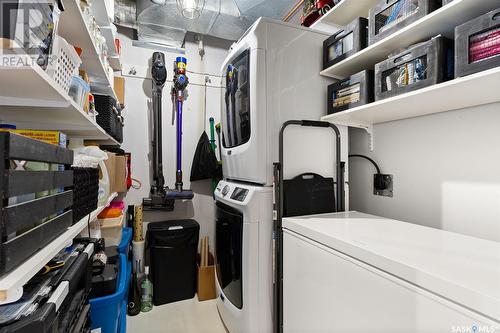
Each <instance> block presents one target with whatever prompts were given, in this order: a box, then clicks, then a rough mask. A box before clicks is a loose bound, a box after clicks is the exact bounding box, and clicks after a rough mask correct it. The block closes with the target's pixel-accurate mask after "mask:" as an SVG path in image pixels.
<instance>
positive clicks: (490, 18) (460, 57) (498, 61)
mask: <svg viewBox="0 0 500 333" xmlns="http://www.w3.org/2000/svg"><path fill="white" fill-rule="evenodd" d="M494 29H500V8H498V9H496V10H493V11H491V12H489V13H486V14H484V15H482V16H479V17H478V18H475V19H473V20H471V21H469V22H466V23H464V24H462V25H459V26H458V27H456V28H455V76H456V77H461V76H466V75H470V74H473V73H477V72H481V71H484V70H488V69H491V68H494V67H498V66H500V53H498V54H496V55H493V56H491V57H489V58H485V59H482V60H479V61H475V62H470V60H469V45H470V38H471V37H473V36H474V35H477V34H481V33H484V32H488V31H489V30H494ZM499 47H500V43H499Z"/></svg>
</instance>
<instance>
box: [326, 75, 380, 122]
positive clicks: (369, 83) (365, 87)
mask: <svg viewBox="0 0 500 333" xmlns="http://www.w3.org/2000/svg"><path fill="white" fill-rule="evenodd" d="M373 78H374V72H373V70H364V71H361V72H359V73H356V74H353V75H351V76H350V77H348V78H347V79H344V80H340V81H338V82H335V83H332V84H330V85H329V86H328V98H327V101H328V106H327V111H328V114H332V113H336V112H341V111H345V110H349V109H353V108H356V107H358V106H361V105H365V104H368V103H371V102H373V99H374V97H373V90H374V86H373ZM358 83H359V85H360V87H359V91H360V97H359V101H358V102H354V103H349V104H347V105H342V106H338V107H334V105H333V95H334V94H335V92H337V91H339V90H341V89H344V88H346V87H349V86H353V85H355V84H358Z"/></svg>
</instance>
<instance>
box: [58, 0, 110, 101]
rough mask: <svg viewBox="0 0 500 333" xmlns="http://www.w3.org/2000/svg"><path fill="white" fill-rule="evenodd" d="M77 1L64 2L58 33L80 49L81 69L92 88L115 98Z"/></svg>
mask: <svg viewBox="0 0 500 333" xmlns="http://www.w3.org/2000/svg"><path fill="white" fill-rule="evenodd" d="M79 2H80V1H79V0H68V1H65V2H64V8H65V9H64V12H63V13H62V14H61V18H60V20H59V27H58V33H59V34H60V35H61V36H62V37H64V38H65V39H66V41H67V42H68V43H70V44H72V45H75V46H78V47H80V48H82V50H83V52H82V55H81V58H82V62H83V63H82V65H81V68H82V69H83V70H85V71H86V72H87V73H88V75H89V76H90V79H91V82H92V88H93V89H95V90H96V91H99V92H101V93H105V94H108V95H110V96H112V97H113V98H115V99H116V100H118V99H117V97H116V94H115V92H114V90H113V88H112V86H113V83H112V82H111V79H110V78H109V76H108V74H109V73H108V72H107V70H106V68H105V66H104V64H103V62H102V60H101V57H100V56H99V52H98V51H97V48H96V46H95V44H94V41H93V39H92V37H91V36H90V31H89V29H88V27H87V25H86V24H85V20H84V18H83V14H82V12H81V10H80V6H79Z"/></svg>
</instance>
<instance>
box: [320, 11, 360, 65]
mask: <svg viewBox="0 0 500 333" xmlns="http://www.w3.org/2000/svg"><path fill="white" fill-rule="evenodd" d="M351 33H352V36H353V45H352V49H351V50H349V51H347V52H345V53H343V54H341V55H339V56H338V57H335V58H332V59H330V57H329V51H330V49H331V48H332V47H334V45H335V44H337V43H338V42H340V41H342V40H343V39H344V38H346V37H347V36H348V35H349V34H351ZM367 46H368V20H367V19H365V18H364V17H358V18H357V19H355V20H354V21H352V22H351V23H349V24H348V25H346V26H345V27H344V28H343V29H342V30H340V31H338V32H336V33H335V34H334V35H332V36H330V37H329V38H328V39H326V40H325V41H324V42H323V69H326V68H328V67H330V66H332V65H334V64H336V63H338V62H340V61H342V60H344V59H347V58H349V57H350V56H352V55H354V54H355V53H357V52H359V51H361V50H362V49H364V48H365V47H367Z"/></svg>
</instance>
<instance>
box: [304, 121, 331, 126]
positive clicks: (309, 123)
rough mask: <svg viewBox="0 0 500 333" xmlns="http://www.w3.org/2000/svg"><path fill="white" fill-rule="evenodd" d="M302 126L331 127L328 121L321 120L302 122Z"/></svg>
mask: <svg viewBox="0 0 500 333" xmlns="http://www.w3.org/2000/svg"><path fill="white" fill-rule="evenodd" d="M300 126H309V127H330V123H329V122H327V121H319V120H301V121H300Z"/></svg>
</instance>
